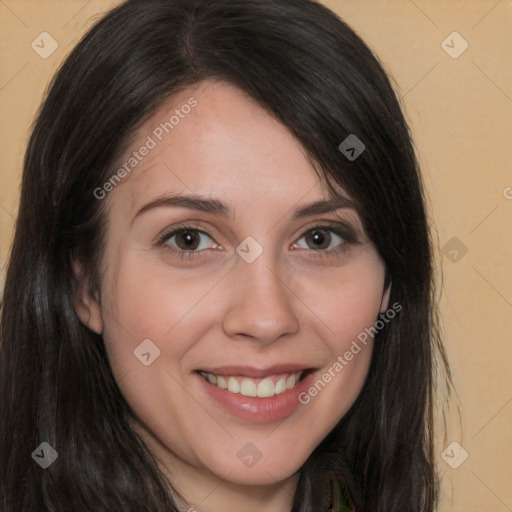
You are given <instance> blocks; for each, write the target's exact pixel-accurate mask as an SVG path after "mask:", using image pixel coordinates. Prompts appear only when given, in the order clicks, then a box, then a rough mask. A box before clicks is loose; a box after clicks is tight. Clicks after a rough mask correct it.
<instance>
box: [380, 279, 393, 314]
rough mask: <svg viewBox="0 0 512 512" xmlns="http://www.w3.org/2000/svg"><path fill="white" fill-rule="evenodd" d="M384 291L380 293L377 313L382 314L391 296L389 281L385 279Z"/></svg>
mask: <svg viewBox="0 0 512 512" xmlns="http://www.w3.org/2000/svg"><path fill="white" fill-rule="evenodd" d="M384 287H385V288H384V291H383V293H382V299H381V301H380V310H379V313H384V312H385V311H386V310H387V309H388V306H389V296H390V295H391V280H390V279H388V278H387V277H386V280H385V282H384Z"/></svg>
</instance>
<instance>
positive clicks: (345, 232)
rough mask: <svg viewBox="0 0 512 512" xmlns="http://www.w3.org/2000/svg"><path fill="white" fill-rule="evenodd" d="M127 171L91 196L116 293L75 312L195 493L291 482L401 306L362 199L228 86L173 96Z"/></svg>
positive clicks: (353, 390)
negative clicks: (390, 297) (332, 185)
mask: <svg viewBox="0 0 512 512" xmlns="http://www.w3.org/2000/svg"><path fill="white" fill-rule="evenodd" d="M192 97H193V98H194V100H195V101H194V100H190V98H192ZM186 105H188V106H186ZM173 115H174V118H171V116H173ZM177 119H179V120H178V121H177ZM165 123H167V125H166V124H165ZM164 127H165V128H164ZM340 137H341V135H340ZM144 146H145V147H146V148H147V150H143V149H140V148H142V147H144ZM134 151H135V152H137V153H136V155H134V153H133V152H134ZM333 151H337V149H336V148H333ZM130 158H135V159H136V160H137V163H136V164H135V160H133V161H129V159H130ZM125 162H128V164H127V166H126V168H125V170H126V169H128V168H129V169H130V171H129V173H128V172H126V174H129V176H125V177H124V179H123V180H121V182H120V183H119V184H117V185H116V186H115V187H113V189H112V190H110V191H108V193H106V197H105V198H104V199H94V198H93V200H95V201H96V200H103V201H107V202H108V229H107V237H106V246H105V249H104V254H103V260H102V268H101V272H102V280H101V290H100V297H99V299H100V300H99V301H97V300H96V299H95V298H94V297H88V296H86V295H84V296H83V297H82V299H83V300H82V302H81V303H80V304H78V305H77V310H78V312H79V314H80V316H81V317H82V318H83V319H84V321H85V322H86V323H87V324H88V325H89V326H90V327H91V328H92V329H93V330H95V331H97V332H100V333H102V334H103V336H104V340H105V344H106V349H107V353H108V357H109V361H110V364H111V366H112V370H113V372H114V375H115V378H116V380H117V382H118V385H119V387H120V389H121V391H122V393H123V395H124V397H125V398H126V400H127V402H128V404H129V405H130V407H131V409H132V411H133V415H134V425H135V428H136V429H137V430H138V431H139V432H140V433H141V435H142V436H143V438H144V439H145V440H146V441H147V443H148V445H149V446H150V448H151V449H152V450H153V452H154V453H155V455H156V456H157V459H158V460H159V462H160V464H161V465H162V467H163V468H164V470H165V471H167V472H168V474H169V475H170V477H171V481H174V482H180V481H182V485H181V488H182V489H185V488H188V489H189V492H190V489H191V488H192V487H193V486H202V489H203V494H204V495H206V494H207V493H208V492H209V491H210V490H211V489H209V488H208V485H210V481H211V478H212V477H215V479H216V480H217V481H218V479H222V480H223V481H224V482H227V483H229V484H230V485H236V484H247V485H257V486H261V485H275V483H276V482H283V481H285V480H287V479H289V481H291V479H292V478H293V475H294V474H295V473H296V472H297V471H298V470H299V469H300V467H301V466H302V465H303V464H304V462H305V460H306V459H307V458H308V456H309V455H310V454H311V452H312V451H313V450H314V448H315V447H316V446H317V445H318V444H319V443H320V442H321V440H322V439H323V438H325V436H326V435H327V434H328V433H329V432H330V431H331V430H332V429H333V427H334V426H335V425H336V424H337V422H338V421H339V420H340V418H341V417H342V416H343V415H344V414H345V413H346V411H347V410H348V409H349V408H350V406H351V405H352V404H353V402H354V401H355V399H356V397H357V395H358V394H359V392H360V390H361V387H362V385H363V382H364V380H365V377H366V375H367V371H368V367H369V363H370V357H371V351H372V340H371V338H369V337H367V341H366V344H364V343H361V341H359V340H358V335H360V334H361V333H362V332H364V330H365V328H368V327H372V326H373V325H374V323H375V321H376V319H377V317H378V314H379V311H384V310H385V308H386V307H387V296H386V294H385V293H384V289H383V284H384V272H385V269H384V265H383V263H382V261H381V260H380V258H379V256H378V254H377V252H376V250H375V248H374V246H373V245H372V243H371V242H370V241H369V240H368V238H367V236H366V234H365V232H364V230H363V226H362V223H361V220H360V218H359V216H358V214H357V213H356V211H355V210H354V209H353V208H351V207H350V204H351V203H350V198H348V197H347V200H346V201H340V202H338V203H336V204H335V205H334V206H333V204H332V203H328V201H329V199H330V198H329V195H328V193H327V189H326V187H325V186H324V184H323V183H322V182H321V181H320V180H319V178H318V176H317V174H316V173H315V172H314V170H313V167H312V165H311V164H310V162H309V161H308V159H307V158H306V157H305V155H304V153H303V151H302V150H301V147H300V145H299V144H298V143H297V141H296V140H295V139H294V138H293V137H292V135H291V134H290V132H289V131H288V130H287V129H286V128H285V127H284V126H283V125H282V124H280V123H279V122H278V121H276V120H275V119H274V118H273V117H272V116H271V115H269V114H268V113H267V112H266V111H264V110H263V109H262V108H261V107H260V106H258V105H257V104H256V103H255V102H253V101H252V100H250V99H248V98H247V97H246V96H245V95H243V94H242V93H241V92H240V91H239V90H238V89H236V88H234V87H232V86H229V85H227V84H224V83H222V82H211V81H207V82H202V83H200V84H197V85H196V86H195V87H193V88H190V89H188V90H187V91H185V92H183V93H181V94H180V95H178V96H175V97H174V98H173V99H172V100H170V101H169V102H168V103H166V105H165V106H164V107H162V108H161V109H159V110H158V111H157V112H156V113H155V114H154V115H153V116H152V117H151V118H150V119H149V120H148V121H147V122H145V123H144V125H143V126H142V127H141V128H140V129H139V130H138V132H137V136H136V138H135V140H134V141H133V143H132V144H131V146H130V150H129V151H128V152H127V153H126V155H125V158H124V159H122V162H121V163H120V165H119V168H120V167H121V165H123V164H124V163H125ZM130 162H131V163H130ZM345 164H347V162H346V161H344V157H343V155H342V154H341V153H340V165H345ZM131 165H133V167H131ZM116 169H117V168H116ZM123 174H124V173H122V172H121V177H123ZM109 189H110V187H109V185H106V186H105V187H104V188H103V190H109ZM101 195H102V193H98V196H99V197H100V196H101ZM96 298H98V297H96ZM354 341H355V342H356V344H355V345H354ZM356 347H359V348H356ZM336 363H337V364H336ZM208 379H209V381H208ZM226 386H228V389H224V388H226ZM315 391H316V392H315ZM255 394H256V395H257V396H254V395H255ZM226 485H227V484H226ZM177 488H178V489H180V487H179V486H178V485H177ZM184 494H185V496H186V495H187V491H185V492H184Z"/></svg>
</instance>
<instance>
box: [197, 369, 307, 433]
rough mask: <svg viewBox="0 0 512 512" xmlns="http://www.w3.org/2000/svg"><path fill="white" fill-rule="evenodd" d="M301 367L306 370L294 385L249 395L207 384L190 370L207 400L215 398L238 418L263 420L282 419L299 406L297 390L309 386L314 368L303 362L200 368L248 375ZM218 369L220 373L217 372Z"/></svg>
mask: <svg viewBox="0 0 512 512" xmlns="http://www.w3.org/2000/svg"><path fill="white" fill-rule="evenodd" d="M301 370H306V375H305V376H304V378H303V379H302V380H301V381H300V382H299V383H298V384H297V385H296V386H295V387H293V388H292V389H289V390H288V391H285V392H284V393H281V394H279V395H275V396H273V397H269V398H257V397H254V398H253V397H247V396H243V395H240V394H237V393H231V392H230V391H228V390H226V389H221V388H219V387H217V386H215V385H213V384H210V383H209V382H208V381H207V380H206V379H204V378H203V377H202V376H201V375H200V374H199V373H198V372H194V375H195V376H196V378H197V379H198V382H199V385H200V386H201V389H202V390H203V392H204V394H205V396H206V397H207V398H206V399H207V400H209V401H213V402H215V405H220V406H221V408H222V409H223V410H224V411H226V412H227V413H229V414H230V415H232V416H235V417H236V418H238V419H241V420H243V421H247V422H251V423H259V424H263V423H272V422H274V421H280V420H283V419H285V418H287V417H288V416H291V415H292V414H293V413H294V412H295V411H296V410H297V409H298V408H299V406H300V405H301V403H300V402H299V398H298V397H299V394H300V393H302V392H304V391H305V390H306V389H308V388H309V387H310V385H311V383H312V382H313V380H314V376H315V374H316V371H315V370H314V369H311V368H305V367H304V365H300V366H295V365H285V366H281V365H280V366H273V367H268V368H265V369H261V368H260V369H258V368H254V367H242V366H229V367H228V366H225V367H222V368H215V369H208V370H207V369H206V368H205V369H204V370H201V371H206V372H208V373H213V374H215V375H240V376H244V377H249V378H259V377H266V376H269V375H273V374H276V373H277V374H278V373H294V372H297V371H301ZM219 371H222V372H223V373H217V372H219ZM224 372H226V373H224Z"/></svg>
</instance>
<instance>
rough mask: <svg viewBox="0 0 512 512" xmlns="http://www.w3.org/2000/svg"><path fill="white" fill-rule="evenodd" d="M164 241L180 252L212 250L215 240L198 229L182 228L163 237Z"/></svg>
mask: <svg viewBox="0 0 512 512" xmlns="http://www.w3.org/2000/svg"><path fill="white" fill-rule="evenodd" d="M162 241H164V242H165V243H166V244H168V245H170V246H171V247H172V248H173V249H176V250H179V251H194V252H198V251H202V250H205V249H209V248H211V245H210V244H211V242H213V239H212V237H211V236H210V235H208V233H205V232H204V231H200V230H198V229H191V228H181V229H177V230H174V231H172V232H170V233H165V234H164V235H163V236H162Z"/></svg>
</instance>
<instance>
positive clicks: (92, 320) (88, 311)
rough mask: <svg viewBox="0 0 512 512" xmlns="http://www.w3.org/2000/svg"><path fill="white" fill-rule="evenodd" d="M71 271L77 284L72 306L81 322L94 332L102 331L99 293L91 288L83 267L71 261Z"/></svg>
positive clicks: (99, 332)
mask: <svg viewBox="0 0 512 512" xmlns="http://www.w3.org/2000/svg"><path fill="white" fill-rule="evenodd" d="M73 272H74V276H75V282H76V284H77V286H76V291H75V297H74V300H73V307H74V308H75V312H76V314H77V315H78V318H80V320H81V322H82V323H83V324H84V325H85V326H87V327H88V328H89V329H91V331H94V332H95V333H96V334H101V333H102V332H103V318H102V316H101V302H100V298H99V293H98V292H95V291H93V290H92V289H91V285H90V280H89V279H88V278H87V276H85V275H84V272H83V268H82V266H81V265H80V264H78V263H77V262H75V261H74V262H73Z"/></svg>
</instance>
